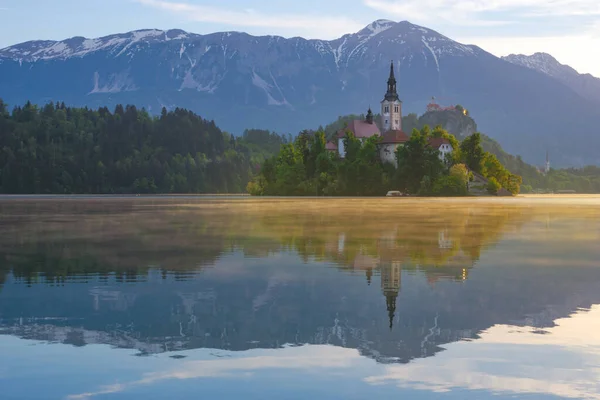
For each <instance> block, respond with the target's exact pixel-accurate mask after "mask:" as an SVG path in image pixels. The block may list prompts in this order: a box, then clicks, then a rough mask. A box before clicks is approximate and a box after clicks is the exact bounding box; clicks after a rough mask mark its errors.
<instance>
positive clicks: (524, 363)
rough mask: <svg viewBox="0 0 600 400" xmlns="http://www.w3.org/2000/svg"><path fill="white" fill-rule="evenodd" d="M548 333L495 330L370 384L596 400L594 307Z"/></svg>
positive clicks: (599, 386)
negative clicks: (539, 394)
mask: <svg viewBox="0 0 600 400" xmlns="http://www.w3.org/2000/svg"><path fill="white" fill-rule="evenodd" d="M556 324H557V326H556V327H554V328H550V329H548V334H545V335H540V334H536V333H534V330H533V329H529V328H520V327H511V326H505V325H501V326H495V327H492V328H490V329H489V330H487V331H485V332H483V333H482V334H481V339H480V340H476V341H472V342H461V343H455V344H451V345H448V346H446V348H447V351H446V352H443V353H440V354H438V356H437V357H435V358H428V359H422V360H418V361H416V362H414V363H411V364H409V365H392V366H386V368H385V373H384V374H382V375H379V376H370V377H367V378H366V379H365V381H366V382H368V383H371V384H383V383H391V382H393V383H396V384H397V386H398V387H402V388H412V389H423V390H430V391H442V392H443V391H450V390H453V389H462V390H464V389H467V390H486V391H491V392H496V393H500V392H514V393H518V394H526V393H544V394H550V395H554V396H559V397H565V398H589V399H600V307H598V306H596V307H594V308H593V309H592V310H591V311H590V312H580V313H578V314H575V315H574V316H573V317H572V318H566V319H561V320H557V321H556Z"/></svg>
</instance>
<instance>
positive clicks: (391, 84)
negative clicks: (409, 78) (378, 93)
mask: <svg viewBox="0 0 600 400" xmlns="http://www.w3.org/2000/svg"><path fill="white" fill-rule="evenodd" d="M396 83H397V82H396V76H395V74H394V61H393V60H392V62H391V63H390V77H389V79H388V83H387V86H388V87H387V93H386V94H385V100H387V101H398V100H400V98H399V97H398V90H397V88H396Z"/></svg>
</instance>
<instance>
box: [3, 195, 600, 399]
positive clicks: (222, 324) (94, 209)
mask: <svg viewBox="0 0 600 400" xmlns="http://www.w3.org/2000/svg"><path fill="white" fill-rule="evenodd" d="M0 226H1V227H2V229H1V231H0V398H2V399H88V398H90V399H130V398H134V399H135V398H140V399H165V398H170V399H179V398H182V399H188V398H201V399H208V398H215V399H227V398H243V399H270V398H273V399H366V398H380V399H392V398H394V399H395V398H402V399H438V398H441V399H487V398H493V399H508V398H525V399H558V398H573V399H600V198H594V197H586V198H583V197H582V198H562V199H555V198H519V199H494V200H491V199H477V200H471V199H464V200H462V199H461V200H415V199H372V200H363V199H338V200H316V199H290V200H277V199H262V200H255V199H244V198H238V199H236V198H203V199H200V198H196V199H194V198H135V199H131V198H129V199H128V198H115V199H111V198H101V197H98V198H85V197H82V198H52V197H50V198H23V197H13V198H3V199H0Z"/></svg>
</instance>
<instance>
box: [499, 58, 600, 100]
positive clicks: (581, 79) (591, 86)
mask: <svg viewBox="0 0 600 400" xmlns="http://www.w3.org/2000/svg"><path fill="white" fill-rule="evenodd" d="M502 58H503V59H504V60H506V61H508V62H511V63H513V64H516V65H521V66H523V67H527V68H530V69H533V70H536V71H539V72H542V73H544V74H546V75H549V76H551V77H553V78H555V79H558V80H559V81H561V82H562V83H564V84H565V85H567V86H568V87H570V88H571V89H573V90H574V91H575V92H577V93H579V94H580V95H581V96H583V97H584V98H586V99H588V100H591V101H594V102H596V103H597V104H600V78H596V77H595V76H593V75H590V74H580V73H579V72H577V71H576V70H575V69H574V68H571V67H570V66H568V65H564V64H561V63H559V62H558V60H556V59H555V58H554V57H552V56H551V55H550V54H546V53H535V54H532V55H530V56H526V55H523V54H511V55H508V56H506V57H502Z"/></svg>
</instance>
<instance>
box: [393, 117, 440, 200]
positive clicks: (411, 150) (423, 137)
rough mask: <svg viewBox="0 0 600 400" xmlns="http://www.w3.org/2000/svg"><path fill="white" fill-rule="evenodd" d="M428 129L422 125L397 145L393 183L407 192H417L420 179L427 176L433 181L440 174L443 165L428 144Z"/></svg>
mask: <svg viewBox="0 0 600 400" xmlns="http://www.w3.org/2000/svg"><path fill="white" fill-rule="evenodd" d="M429 138H430V131H429V128H428V127H424V128H423V129H422V130H421V131H418V130H416V129H415V130H413V133H412V135H411V137H410V139H409V140H408V142H406V143H404V145H403V146H399V147H398V150H397V154H396V158H397V160H398V169H397V172H396V177H395V183H396V185H398V187H399V188H400V189H401V190H403V191H406V192H408V193H413V194H416V193H419V191H421V192H422V191H423V190H422V184H421V183H422V181H423V179H424V178H425V177H426V176H427V177H428V182H433V181H435V180H436V179H437V177H438V176H439V175H440V174H442V172H443V170H444V165H443V163H442V161H441V160H440V158H439V155H438V151H437V150H435V149H433V148H432V147H431V146H429V143H428V140H429Z"/></svg>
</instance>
